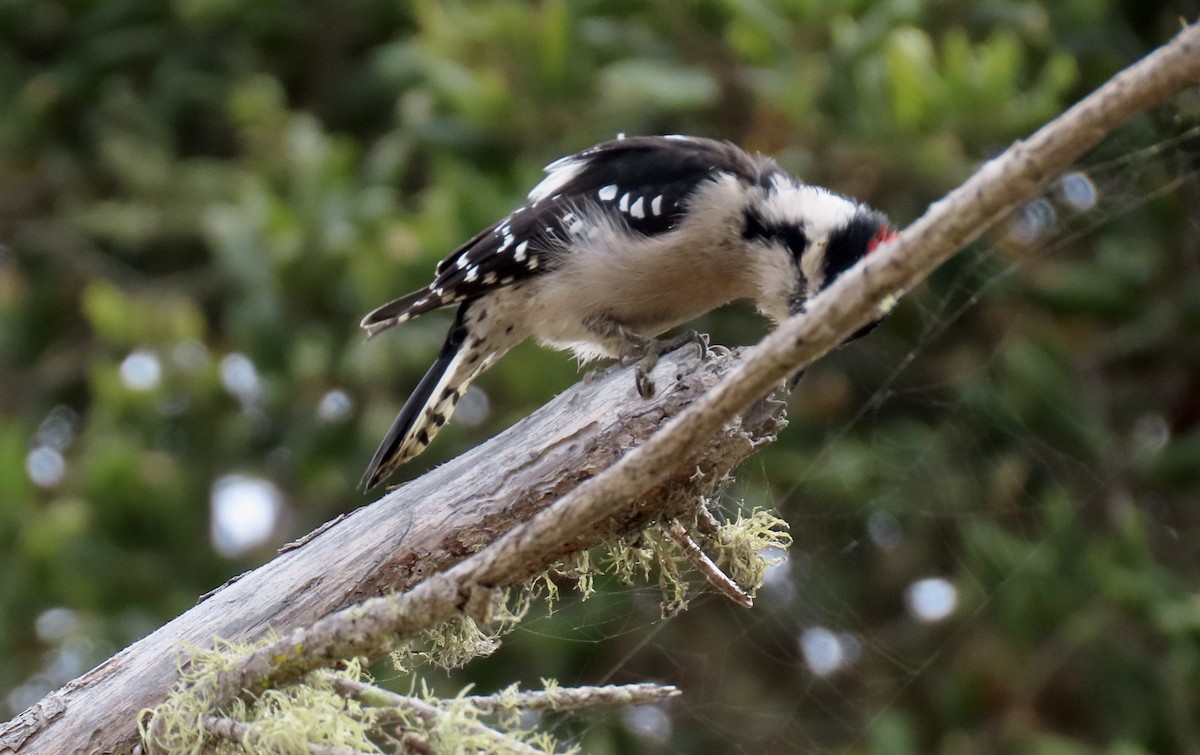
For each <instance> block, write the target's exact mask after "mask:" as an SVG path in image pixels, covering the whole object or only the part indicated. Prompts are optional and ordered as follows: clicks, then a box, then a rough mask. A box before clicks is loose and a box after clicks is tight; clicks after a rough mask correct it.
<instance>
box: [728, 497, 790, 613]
mask: <svg viewBox="0 0 1200 755" xmlns="http://www.w3.org/2000/svg"><path fill="white" fill-rule="evenodd" d="M714 540H715V543H714V545H715V547H716V550H717V554H716V558H715V559H714V561H716V563H717V566H719V567H721V569H722V571H724V572H725V573H726V574H728V575H729V578H730V579H732V580H733V581H734V582H736V583H737V584H738V586H739V587H741V588H742V589H743V590H745V591H746V592H747V593H749V594H750V595H751V596H752V597H753V596H754V595H755V594H756V593H757V592H758V590H759V588H760V587H762V584H763V579H765V578H766V575H767V570H768V569H770V568H771V567H772V566H774V565H775V564H778V563H782V562H783V560H784V557H783V556H782V555H773V554H781V553H782V552H783V551H786V550H787V549H788V548H789V547H791V545H792V536H791V535H790V534H789V533H788V523H787V521H785V520H784V519H781V518H779V517H777V516H775V515H774V514H772V513H771V512H770V511H767V510H766V509H762V508H755V509H753V510H752V511H751V512H750V515H749V516H743V515H741V514H738V517H737V519H735V520H734V521H732V522H727V523H725V524H723V525H721V527H720V528H719V529H718V530H717V535H716V537H715V538H714Z"/></svg>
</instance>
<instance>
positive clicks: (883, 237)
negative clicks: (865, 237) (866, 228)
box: [867, 225, 900, 254]
mask: <svg viewBox="0 0 1200 755" xmlns="http://www.w3.org/2000/svg"><path fill="white" fill-rule="evenodd" d="M899 235H900V231H897V230H896V229H895V228H892V227H891V226H890V225H881V226H879V230H878V231H876V232H875V236H874V237H872V239H871V240H870V241H868V242H867V254H870V253H871V252H873V251H875V250H876V249H877V248H878V247H879V245H880V244H882V243H884V242H885V241H891V240H892V239H894V238H896V237H897V236H899Z"/></svg>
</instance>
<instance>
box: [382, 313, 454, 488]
mask: <svg viewBox="0 0 1200 755" xmlns="http://www.w3.org/2000/svg"><path fill="white" fill-rule="evenodd" d="M397 301H402V300H397ZM376 311H378V310H376ZM465 312H466V305H465V304H464V305H463V306H462V307H459V310H458V315H457V316H456V317H455V318H454V324H453V325H452V326H451V327H450V332H449V333H448V334H447V335H446V342H445V343H444V344H443V345H442V351H441V353H440V354H438V358H437V359H436V360H435V361H434V363H433V365H432V366H431V367H430V368H429V371H428V372H426V373H425V377H423V378H421V382H419V383H417V387H416V389H415V390H413V392H412V395H411V396H409V397H408V401H405V402H404V406H403V407H402V408H401V409H400V413H399V414H397V415H396V419H395V421H394V422H392V427H391V429H390V430H388V434H387V436H385V437H384V439H383V442H382V443H380V444H379V448H378V449H377V450H376V451H375V456H374V457H373V458H372V459H371V463H370V464H369V465H367V471H366V472H364V473H363V477H362V482H360V483H359V485H360V487H362V489H363V490H364V491H365V490H370V489H371V488H373V487H375V486H376V485H378V484H379V482H380V481H381V480H382V479H383V478H384V477H386V476H387V475H388V473H390V472H391V471H392V470H393V469H394V468H395V467H396V466H398V465H399V464H400V463H401V462H403V461H404V460H405V459H404V458H398V457H399V455H400V452H401V449H402V447H404V446H405V445H406V443H407V442H408V441H409V436H410V433H411V431H412V429H413V428H414V427H415V426H416V424H417V423H418V422H419V421H420V420H421V418H422V415H423V414H424V412H425V409H426V407H428V406H429V405H430V403H431V402H432V401H433V399H434V396H433V393H434V390H435V389H436V388H437V385H438V383H439V382H440V381H441V380H442V377H443V376H444V375H445V374H446V370H447V369H449V367H450V364H451V362H453V361H454V357H455V356H456V355H457V354H458V351H459V349H460V348H461V347H462V344H463V341H464V340H465V339H466V336H467V328H466V326H465V325H464V323H463V317H464V314H465ZM368 317H370V315H368ZM365 322H366V321H365V320H364V323H365ZM426 443H428V440H426Z"/></svg>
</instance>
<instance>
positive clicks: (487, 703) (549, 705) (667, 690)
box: [464, 683, 682, 713]
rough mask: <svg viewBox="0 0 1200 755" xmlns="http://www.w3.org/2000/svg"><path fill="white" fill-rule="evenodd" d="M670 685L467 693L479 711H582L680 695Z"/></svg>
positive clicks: (621, 685)
mask: <svg viewBox="0 0 1200 755" xmlns="http://www.w3.org/2000/svg"><path fill="white" fill-rule="evenodd" d="M681 694H682V693H681V692H680V691H679V688H678V687H673V686H671V685H669V684H648V683H641V684H606V685H604V686H602V687H561V688H555V689H548V690H536V691H530V692H516V693H511V694H504V693H501V694H497V695H478V696H468V697H466V698H464V699H466V700H469V701H471V705H472V706H474V707H475V708H477V709H478V710H479V712H480V713H491V712H494V711H495V710H497V709H499V708H502V707H508V706H513V707H517V708H521V709H523V710H581V709H584V708H600V707H605V706H611V705H653V704H655V703H659V702H662V701H663V700H669V699H670V698H672V697H678V696H679V695H681Z"/></svg>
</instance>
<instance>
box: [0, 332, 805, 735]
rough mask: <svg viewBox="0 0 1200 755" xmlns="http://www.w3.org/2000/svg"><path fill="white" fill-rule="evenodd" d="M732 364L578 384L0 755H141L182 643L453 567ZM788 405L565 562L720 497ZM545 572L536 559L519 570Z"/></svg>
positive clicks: (608, 460) (244, 584)
mask: <svg viewBox="0 0 1200 755" xmlns="http://www.w3.org/2000/svg"><path fill="white" fill-rule="evenodd" d="M735 362H736V357H735V356H732V355H723V354H720V353H714V354H712V355H710V356H709V357H708V358H707V359H706V360H705V361H704V362H703V363H701V362H698V360H697V359H696V357H695V353H694V351H693V350H691V349H684V350H681V351H680V352H677V353H675V354H672V355H669V356H668V357H665V358H664V359H663V360H662V362H661V364H660V365H659V368H658V369H657V370H655V374H654V378H655V381H656V382H657V384H658V385H659V386H660V390H659V393H658V395H657V396H655V397H654V398H653V399H651V400H644V399H642V398H640V397H639V396H638V395H637V393H636V391H635V390H634V382H633V377H632V373H631V372H630V371H628V370H617V369H609V370H607V371H605V372H604V373H602V374H599V375H598V376H597V377H596V379H591V380H584V381H582V382H581V383H579V384H578V385H576V386H574V387H572V388H571V389H570V390H568V391H566V392H565V393H563V394H562V395H560V396H558V397H557V398H555V399H554V400H553V401H551V402H550V403H548V404H547V405H546V406H544V407H543V408H542V409H540V410H539V411H538V412H536V413H535V414H533V415H532V416H530V417H528V418H526V419H525V420H523V421H521V422H519V423H518V424H516V425H514V426H513V427H511V428H510V429H508V430H507V431H505V432H503V433H501V434H500V435H498V436H496V437H495V438H493V439H491V440H490V441H488V442H486V443H484V444H483V445H481V446H479V447H477V448H475V449H474V450H472V451H470V452H468V453H466V454H464V455H462V456H460V457H458V458H456V459H454V460H453V461H450V462H447V463H446V464H444V465H442V466H440V467H438V468H436V469H434V470H433V471H431V472H429V473H428V474H426V475H424V476H423V477H421V478H419V479H417V480H413V481H412V482H410V483H408V484H406V485H404V486H402V487H400V488H398V489H397V490H395V491H393V492H391V493H389V494H388V495H386V496H384V497H383V498H382V499H381V500H379V501H377V502H376V503H374V504H371V505H369V506H365V507H363V508H361V509H358V510H357V511H354V512H351V513H350V514H348V515H346V516H345V517H344V518H342V519H341V520H339V521H336V522H335V523H333V524H332V525H330V526H328V527H327V528H325V529H323V530H318V531H317V533H315V534H314V535H313V536H311V537H310V539H307V540H305V541H302V542H301V543H299V544H296V545H294V546H289V547H288V548H285V549H284V552H283V553H281V555H280V556H279V557H278V558H276V559H274V560H273V561H271V562H270V563H268V564H265V565H263V566H261V567H259V568H258V569H255V570H254V571H252V572H249V573H247V574H244V575H242V576H241V577H240V578H238V579H237V580H235V581H233V582H231V583H229V584H226V585H224V586H222V587H221V588H219V589H217V590H216V591H214V592H213V593H212V594H210V595H209V596H207V597H206V598H204V599H203V600H202V601H201V602H200V603H199V604H198V605H196V606H195V607H194V608H192V609H191V610H189V611H187V612H186V613H184V614H183V615H181V616H179V617H178V618H176V619H174V620H173V621H171V622H170V623H168V624H166V625H165V626H163V627H162V628H161V629H159V630H158V631H156V632H154V633H153V634H151V635H150V636H148V637H146V638H144V639H142V640H140V641H138V642H137V643H135V644H133V645H131V646H130V647H128V648H126V649H125V650H123V651H121V652H120V653H118V654H117V655H115V656H113V657H112V658H111V659H109V660H108V661H106V662H105V663H103V664H101V665H100V666H98V667H96V668H95V669H93V670H92V671H90V672H88V673H87V674H85V675H83V676H81V677H79V678H78V679H76V680H75V681H73V682H71V683H70V684H68V685H67V686H66V687H64V688H62V689H61V690H58V691H57V692H54V693H52V694H51V695H49V696H47V697H46V698H44V699H43V700H41V701H40V702H39V703H38V704H37V705H35V706H33V707H32V708H30V709H29V710H27V711H25V712H24V713H23V714H22V715H21V716H19V717H18V718H16V719H13V720H12V721H10V722H8V723H7V724H6V725H5V726H4V728H3V729H0V753H5V752H8V751H10V750H11V749H17V750H19V752H21V753H77V752H78V753H91V752H113V751H118V752H122V751H123V752H129V751H131V750H132V749H133V748H134V746H135V745H136V744H137V736H136V735H137V732H136V728H135V721H136V718H137V714H138V712H139V711H140V710H142V709H143V708H148V707H152V706H155V705H157V704H159V703H161V702H162V701H163V700H164V699H165V698H166V696H167V693H168V692H169V691H170V689H171V688H172V686H173V685H174V684H175V682H176V681H177V679H178V675H177V673H176V665H177V663H178V662H179V659H180V654H181V653H182V652H183V646H185V645H189V644H190V645H196V646H202V647H207V646H210V645H211V643H212V640H213V638H214V637H220V638H223V639H226V640H234V641H253V640H255V639H258V638H261V637H262V636H263V635H264V634H265V633H266V632H267V631H268V629H271V630H274V631H276V632H278V633H280V634H286V633H287V632H288V631H289V630H291V629H293V628H295V627H301V626H307V625H310V624H312V623H313V622H315V621H316V620H317V619H319V618H321V617H322V616H325V615H327V614H329V613H331V612H333V611H336V610H337V609H339V608H342V607H345V606H347V605H350V604H353V603H357V602H360V601H362V600H363V599H365V598H369V597H372V596H377V595H382V594H384V593H387V592H390V591H392V590H403V589H405V588H407V587H410V586H412V585H414V584H416V583H418V582H420V581H421V580H423V579H425V578H427V577H428V576H430V575H431V574H435V573H437V572H440V571H443V570H445V569H446V568H448V567H450V566H452V565H453V564H455V563H456V562H458V561H460V560H461V559H462V558H463V557H464V556H466V555H469V554H471V553H473V552H474V551H477V550H479V549H480V548H482V547H484V546H485V545H487V544H488V543H489V542H491V541H492V540H493V539H495V538H496V537H497V536H498V535H500V534H502V533H504V532H506V531H508V530H509V529H511V528H512V527H513V526H514V525H515V524H517V523H520V522H523V521H525V520H527V519H529V518H530V517H531V516H532V515H533V514H534V513H536V512H537V511H539V510H541V509H542V508H544V507H545V506H547V505H548V504H549V503H551V502H553V501H554V500H556V499H558V498H560V497H561V496H562V495H564V494H565V493H567V492H569V491H570V490H571V489H572V488H574V487H575V486H576V485H578V484H579V483H580V482H581V481H583V480H586V479H588V478H589V477H591V476H593V475H595V474H596V473H597V472H598V471H601V470H603V469H605V468H607V467H609V466H610V465H611V464H612V463H613V461H614V460H615V459H617V458H618V457H620V456H621V455H622V454H624V453H625V452H626V451H627V450H629V449H630V448H631V447H634V446H636V445H638V444H639V443H641V442H642V441H644V440H645V439H646V438H647V437H649V436H650V435H651V434H652V433H654V432H655V431H656V430H657V429H658V428H659V426H660V425H661V424H662V423H663V422H665V421H666V420H669V419H670V418H671V417H673V416H675V415H676V414H678V413H679V411H681V410H682V409H683V408H684V407H686V406H687V405H688V404H689V403H691V402H692V401H694V400H695V399H696V398H697V397H698V396H700V395H701V394H703V393H704V392H705V391H707V390H708V389H709V388H711V387H712V385H713V384H715V383H716V382H717V380H718V379H719V378H720V377H721V376H722V375H724V374H725V373H726V372H728V370H729V369H730V367H731V366H732V365H733V364H734V363H735ZM781 409H782V404H779V403H775V402H771V403H764V404H761V405H759V408H758V410H756V411H751V412H748V413H747V415H746V417H745V418H742V419H738V420H735V421H734V422H731V423H729V424H727V425H726V426H725V428H724V430H723V432H721V433H720V434H719V436H717V437H715V438H713V439H712V440H711V441H710V442H708V443H706V444H704V447H703V448H700V449H698V450H696V452H695V453H691V454H687V455H686V456H683V457H681V458H680V460H679V464H678V465H677V471H676V473H675V474H673V475H671V477H670V479H668V480H666V481H664V483H663V484H661V485H659V486H657V487H656V488H655V489H653V490H650V491H648V492H647V493H646V494H645V495H643V496H640V497H639V498H637V499H636V500H634V499H630V501H629V502H628V505H626V506H623V507H621V511H620V512H619V516H616V517H614V518H612V519H610V520H608V521H606V522H604V523H602V524H601V525H600V526H598V527H596V528H595V529H593V530H592V531H589V532H586V533H583V534H581V535H580V536H578V537H576V538H572V539H571V541H570V542H564V543H563V545H562V548H561V551H560V553H561V555H566V554H569V553H572V552H576V551H579V550H582V549H586V548H589V547H591V546H592V545H595V544H597V543H599V542H602V541H604V540H605V539H607V538H610V537H612V536H613V535H614V534H615V533H617V532H619V531H621V530H623V529H626V528H630V527H636V526H637V525H638V523H639V522H642V521H645V520H649V519H653V518H658V517H660V516H662V515H664V514H665V513H671V512H674V513H676V514H678V513H680V512H681V507H685V506H686V505H688V504H690V503H692V502H695V501H696V500H697V499H698V498H700V497H704V496H709V495H712V494H713V493H715V492H716V486H717V485H718V484H719V483H720V480H721V479H722V478H723V477H724V476H725V475H726V473H727V472H729V471H730V470H731V469H733V467H735V466H736V465H737V464H738V463H739V462H740V461H741V460H742V459H744V458H745V457H747V456H749V455H750V454H752V453H753V452H754V449H755V448H756V447H757V446H758V445H759V444H760V443H762V442H765V441H766V440H768V439H769V438H770V437H771V436H772V434H773V432H774V431H775V429H776V428H778V427H779V426H780V422H781V420H780V418H779V414H780V410H781ZM697 472H699V473H700V474H697ZM614 513H617V512H614ZM544 568H545V564H544V563H543V562H540V561H536V562H533V561H531V562H528V563H526V564H525V565H524V567H523V568H521V569H518V570H517V571H516V572H514V575H515V574H518V573H520V574H523V575H524V576H528V575H532V574H535V573H537V572H539V571H541V570H543V569H544Z"/></svg>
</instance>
